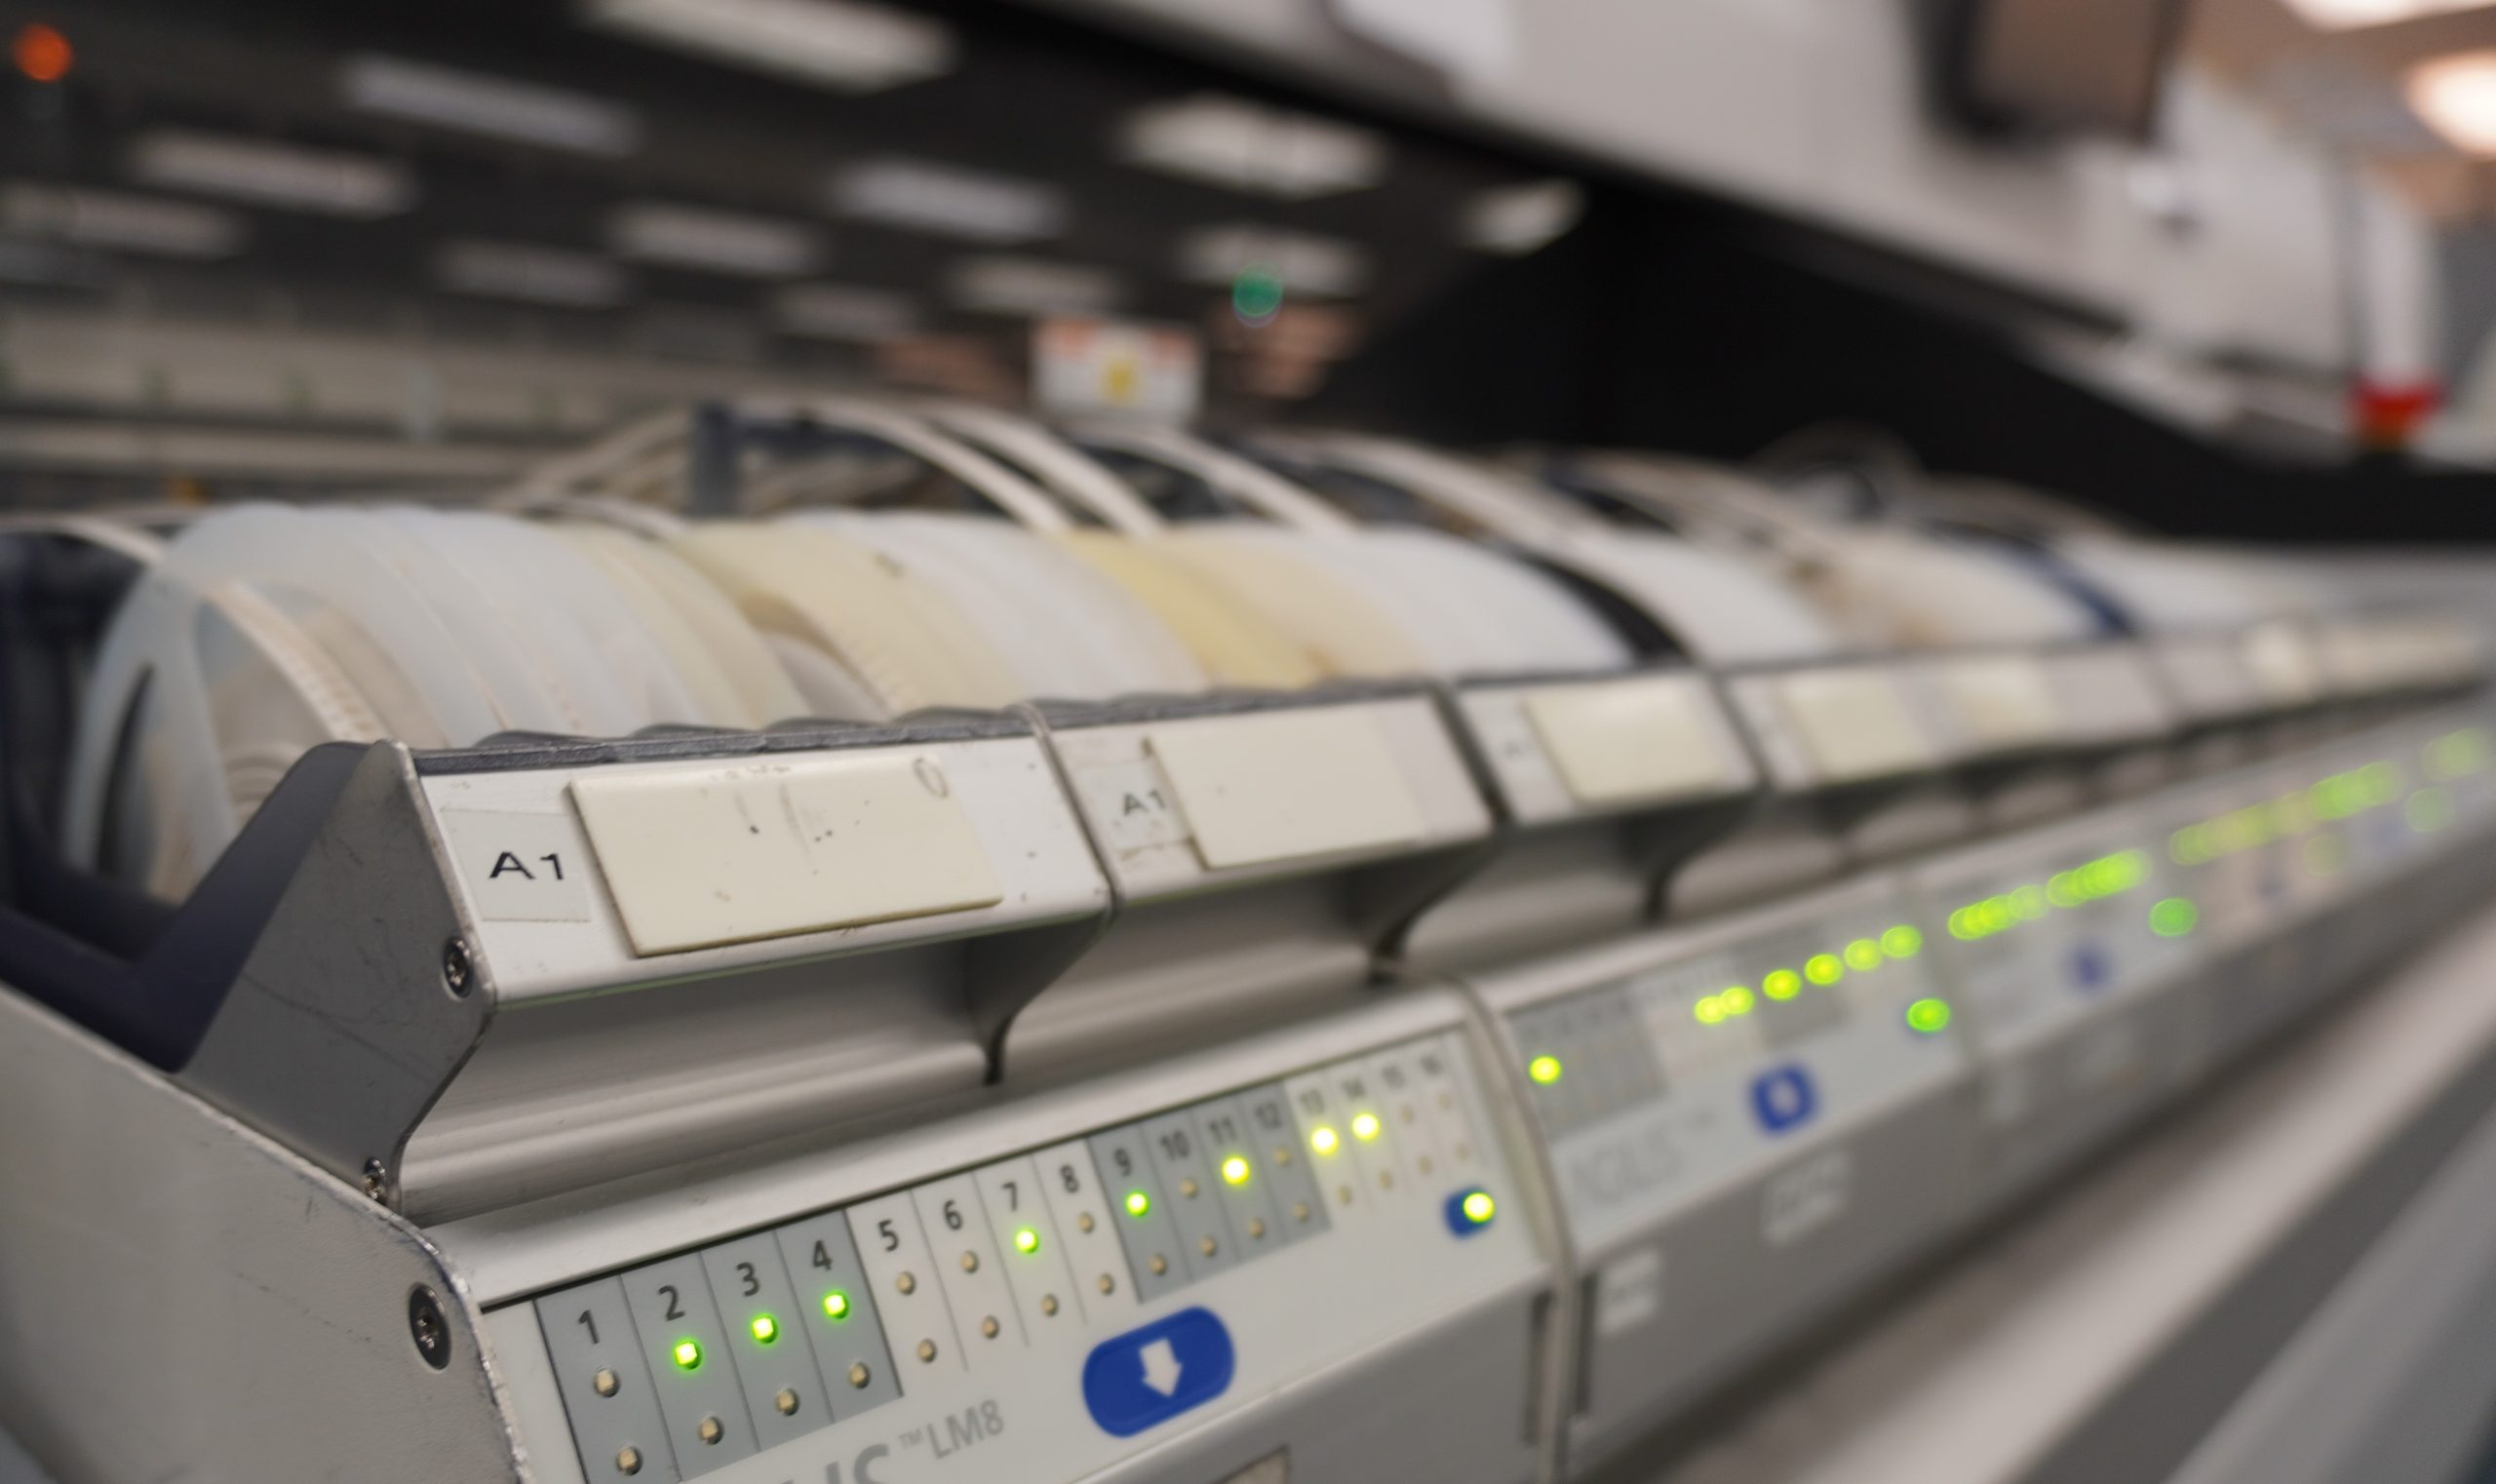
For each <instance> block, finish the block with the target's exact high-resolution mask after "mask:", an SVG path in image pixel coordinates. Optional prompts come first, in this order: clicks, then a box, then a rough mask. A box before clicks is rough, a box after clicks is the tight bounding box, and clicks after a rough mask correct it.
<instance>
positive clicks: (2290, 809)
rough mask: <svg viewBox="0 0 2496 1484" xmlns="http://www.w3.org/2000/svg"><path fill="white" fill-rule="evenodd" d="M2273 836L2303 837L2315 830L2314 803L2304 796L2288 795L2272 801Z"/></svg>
mask: <svg viewBox="0 0 2496 1484" xmlns="http://www.w3.org/2000/svg"><path fill="white" fill-rule="evenodd" d="M2270 817H2271V826H2272V834H2274V835H2303V834H2304V833H2305V832H2306V831H2308V830H2311V829H2313V828H2314V804H2313V801H2312V800H2311V799H2309V798H2308V797H2307V796H2306V795H2304V794H2286V795H2282V796H2281V797H2280V798H2279V799H2276V800H2274V801H2272V803H2271V807H2270Z"/></svg>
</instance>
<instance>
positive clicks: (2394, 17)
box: [2288, 0, 2489, 31]
mask: <svg viewBox="0 0 2496 1484" xmlns="http://www.w3.org/2000/svg"><path fill="white" fill-rule="evenodd" d="M2488 3H2489V0H2288V8H2289V9H2290V10H2293V11H2295V12H2296V13H2297V14H2298V15H2299V16H2301V17H2303V18H2305V21H2306V23H2307V24H2308V25H2312V26H2317V27H2320V29H2322V30H2326V31H2351V30H2356V29H2357V28H2358V27H2359V26H2364V25H2391V24H2392V23H2394V22H2395V21H2400V20H2417V19H2418V18H2420V17H2422V16H2445V15H2450V14H2451V13H2453V12H2455V11H2475V10H2477V9H2479V8H2480V7H2482V6H2485V5H2487V4H2488Z"/></svg>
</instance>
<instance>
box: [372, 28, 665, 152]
mask: <svg viewBox="0 0 2496 1484" xmlns="http://www.w3.org/2000/svg"><path fill="white" fill-rule="evenodd" d="M338 91H339V93H340V94H341V95H342V96H344V98H346V102H347V106H348V107H350V108H358V109H362V110H363V111H364V112H366V113H377V114H381V115H383V116H385V117H388V118H395V119H406V120H409V122H411V123H417V124H431V125H433V126H435V127H436V128H440V129H451V130H457V131H458V132H460V133H462V134H481V135H487V136H489V137H493V138H498V139H516V140H518V141H520V142H521V143H524V144H541V145H544V146H545V147H546V148H548V149H565V150H570V151H572V152H573V153H575V154H584V155H602V156H605V157H608V158H612V157H614V156H618V155H628V154H631V153H632V152H633V150H634V147H635V146H636V145H638V144H640V142H641V139H642V125H641V121H640V120H639V119H637V118H635V117H634V116H633V112H632V110H631V109H629V108H626V107H624V106H623V105H622V104H620V103H610V102H607V101H605V100H604V99H602V98H591V97H589V96H588V95H587V94H582V93H571V92H567V91H565V90H563V89H560V88H541V87H539V86H537V85H536V84H534V83H523V82H514V81H512V80H510V79H509V78H501V77H487V76H486V75H485V74H483V73H479V72H463V71H459V70H457V69H455V68H451V67H438V66H435V65H434V64H433V63H431V62H423V61H410V60H409V59H406V58H402V57H382V56H378V55H374V54H371V53H366V54H364V55H362V56H359V57H350V58H348V59H347V62H346V66H345V67H344V68H343V69H342V70H341V71H340V72H339V74H338Z"/></svg>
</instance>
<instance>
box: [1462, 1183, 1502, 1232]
mask: <svg viewBox="0 0 2496 1484" xmlns="http://www.w3.org/2000/svg"><path fill="white" fill-rule="evenodd" d="M1457 1209H1458V1210H1460V1211H1462V1212H1463V1213H1464V1219H1465V1220H1466V1221H1469V1222H1471V1223H1473V1225H1475V1226H1477V1227H1479V1226H1482V1225H1483V1224H1485V1223H1487V1222H1488V1221H1490V1219H1491V1218H1492V1217H1494V1216H1497V1215H1499V1214H1500V1206H1499V1202H1497V1201H1495V1200H1493V1199H1492V1198H1491V1192H1490V1191H1467V1192H1465V1196H1464V1199H1463V1200H1462V1202H1460V1203H1459V1204H1458V1206H1457Z"/></svg>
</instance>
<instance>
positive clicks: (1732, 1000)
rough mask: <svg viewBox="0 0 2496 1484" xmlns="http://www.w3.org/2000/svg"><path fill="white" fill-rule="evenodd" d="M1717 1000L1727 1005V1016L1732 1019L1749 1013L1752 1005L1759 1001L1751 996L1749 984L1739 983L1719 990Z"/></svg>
mask: <svg viewBox="0 0 2496 1484" xmlns="http://www.w3.org/2000/svg"><path fill="white" fill-rule="evenodd" d="M1716 1002H1717V1003H1718V1004H1720V1005H1723V1006H1724V1007H1725V1016H1726V1018H1727V1019H1729V1020H1730V1019H1732V1018H1733V1017H1734V1016H1736V1015H1748V1014H1749V1013H1751V1006H1752V1005H1754V1004H1757V1003H1758V1002H1759V1001H1758V1000H1756V999H1754V998H1753V997H1752V996H1751V987H1750V986H1749V985H1746V984H1737V985H1735V986H1734V987H1733V988H1732V989H1729V990H1719V991H1717V992H1716Z"/></svg>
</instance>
